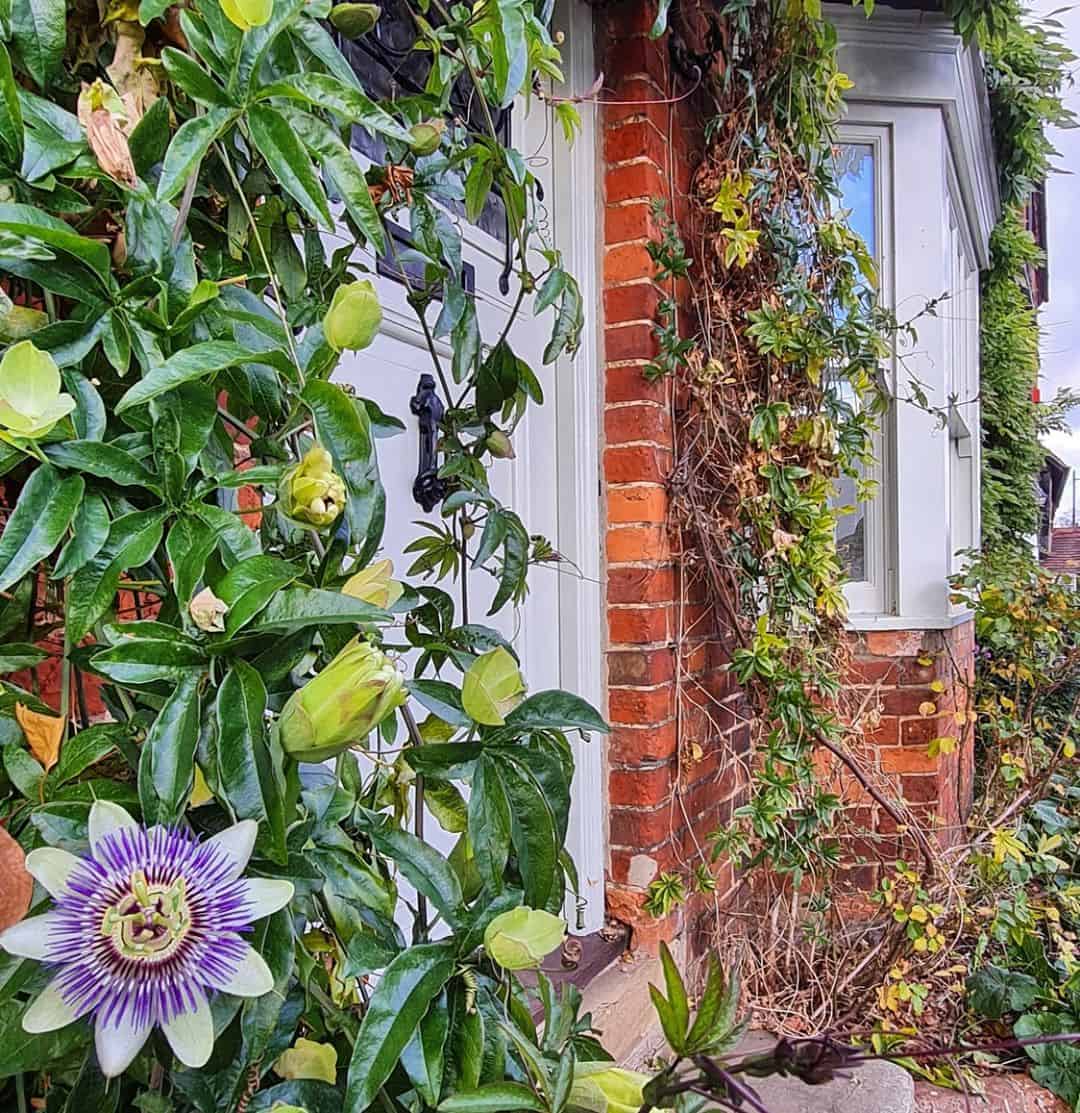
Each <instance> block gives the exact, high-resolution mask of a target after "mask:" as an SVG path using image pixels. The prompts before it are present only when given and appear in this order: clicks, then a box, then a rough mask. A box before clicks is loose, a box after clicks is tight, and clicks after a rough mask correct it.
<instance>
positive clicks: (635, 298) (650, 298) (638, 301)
mask: <svg viewBox="0 0 1080 1113" xmlns="http://www.w3.org/2000/svg"><path fill="white" fill-rule="evenodd" d="M663 297H664V292H663V291H662V290H661V289H660V287H659V286H657V285H656V283H654V282H652V281H651V280H648V281H641V282H635V283H634V284H633V285H628V286H614V287H608V288H607V289H606V290H605V291H604V320H605V321H606V322H607V323H608V324H609V325H612V324H617V323H619V322H620V321H655V320H656V314H657V307H658V306H659V304H660V301H661V299H662V298H663Z"/></svg>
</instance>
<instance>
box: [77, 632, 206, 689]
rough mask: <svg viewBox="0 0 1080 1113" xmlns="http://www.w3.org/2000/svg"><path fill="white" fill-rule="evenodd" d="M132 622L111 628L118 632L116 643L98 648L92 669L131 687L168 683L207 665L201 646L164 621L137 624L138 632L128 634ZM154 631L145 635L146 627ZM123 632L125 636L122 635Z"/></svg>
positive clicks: (92, 662)
mask: <svg viewBox="0 0 1080 1113" xmlns="http://www.w3.org/2000/svg"><path fill="white" fill-rule="evenodd" d="M134 625H136V624H134V623H128V624H127V625H125V626H119V627H113V629H114V630H115V631H117V632H119V633H120V634H121V636H120V638H119V640H118V641H117V642H116V644H114V645H111V646H109V647H108V648H107V649H100V650H98V651H97V652H96V653H95V654H94V655H93V656H92V657H91V658H90V665H91V667H92V668H93V669H94V671H95V672H99V673H101V674H102V675H103V676H107V677H108V678H109V679H110V680H112V681H113V682H114V683H116V684H122V685H125V686H128V687H132V688H138V687H143V686H145V685H147V684H156V683H159V682H162V681H166V682H168V683H170V684H174V683H180V682H181V681H185V680H187V679H188V678H189V677H190V676H191V674H192V673H196V674H198V673H201V672H203V671H204V669H205V668H206V654H205V652H204V651H203V649H202V647H201V646H200V645H199V644H198V643H197V642H194V641H192V640H191V639H190V638H187V637H185V636H184V635H183V634H181V633H180V632H179V631H178V630H176V629H175V628H174V627H172V626H166V625H165V624H164V623H138V625H139V626H140V627H143V629H142V630H140V632H139V633H138V634H129V633H127V631H128V629H129V628H130V627H131V626H134ZM151 626H152V627H154V628H155V630H154V632H153V634H152V635H151V636H147V634H149V633H150V631H149V630H148V629H147V628H149V627H151ZM125 635H126V636H125Z"/></svg>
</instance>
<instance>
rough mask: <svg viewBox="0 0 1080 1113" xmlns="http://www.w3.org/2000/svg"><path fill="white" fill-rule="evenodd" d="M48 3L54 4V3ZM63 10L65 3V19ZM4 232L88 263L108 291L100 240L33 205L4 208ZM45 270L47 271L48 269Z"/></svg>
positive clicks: (108, 262)
mask: <svg viewBox="0 0 1080 1113" xmlns="http://www.w3.org/2000/svg"><path fill="white" fill-rule="evenodd" d="M22 2H23V3H27V4H28V3H31V2H34V3H36V2H39V0H22ZM47 2H49V3H51V2H52V0H47ZM63 10H64V9H63V2H62V0H61V6H60V12H61V18H62V16H63ZM0 232H11V233H12V234H13V235H15V236H25V237H26V238H27V239H30V240H35V241H37V242H38V243H43V244H45V245H46V246H48V247H51V248H55V249H56V250H57V251H63V252H64V253H65V254H67V255H70V256H71V257H72V258H74V259H77V260H78V261H79V262H80V263H85V264H86V266H88V267H89V268H90V269H91V270H92V271H93V272H94V273H95V274H96V275H97V277H98V279H99V280H100V284H103V285H104V286H105V288H106V289H108V282H109V271H110V268H111V266H112V258H111V256H110V255H109V249H108V247H107V246H106V245H105V244H103V243H101V242H99V241H98V240H91V239H88V238H87V237H86V236H80V235H79V234H78V232H73V231H72V230H71V225H69V224H65V223H64V221H62V220H58V219H57V218H56V217H54V216H49V214H48V213H44V212H42V211H41V210H40V209H35V208H32V207H31V206H30V205H15V204H6V205H0ZM44 269H46V270H47V269H48V265H46V267H45V268H44ZM50 288H51V287H50Z"/></svg>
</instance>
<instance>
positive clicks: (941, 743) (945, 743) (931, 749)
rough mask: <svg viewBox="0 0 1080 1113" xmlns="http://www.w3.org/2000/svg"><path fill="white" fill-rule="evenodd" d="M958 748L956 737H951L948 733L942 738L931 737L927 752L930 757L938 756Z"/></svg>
mask: <svg viewBox="0 0 1080 1113" xmlns="http://www.w3.org/2000/svg"><path fill="white" fill-rule="evenodd" d="M955 749H956V739H955V738H950V737H949V736H948V735H947V734H946V735H944V736H943V737H941V738H931V739H930V744H929V745H928V746H927V747H926V752H927V753H928V754H929V755H930V757H937V756H938V754H951V753H952V752H953V750H955Z"/></svg>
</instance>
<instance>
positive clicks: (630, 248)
mask: <svg viewBox="0 0 1080 1113" xmlns="http://www.w3.org/2000/svg"><path fill="white" fill-rule="evenodd" d="M627 169H630V170H637V169H639V168H638V167H637V166H631V167H628V168H627ZM655 273H656V264H655V263H654V262H653V261H652V259H651V258H650V257H649V253H648V251H647V250H646V249H645V245H644V244H643V243H622V244H617V245H616V246H615V247H609V248H607V249H606V250H605V251H604V281H605V282H609V283H612V284H615V283H619V282H633V281H635V280H636V279H639V278H652V277H653V275H654V274H655Z"/></svg>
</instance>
